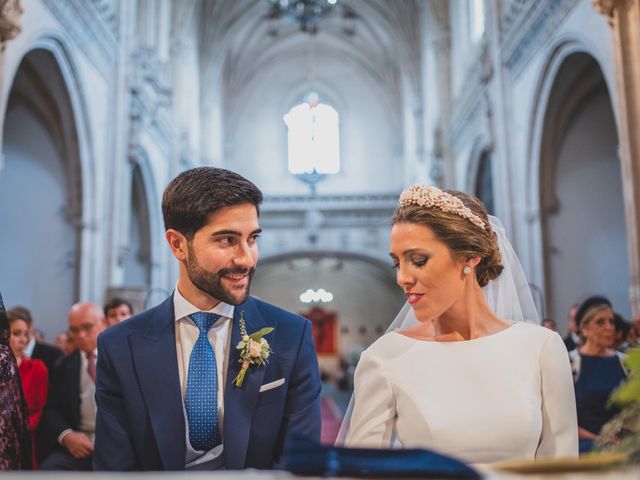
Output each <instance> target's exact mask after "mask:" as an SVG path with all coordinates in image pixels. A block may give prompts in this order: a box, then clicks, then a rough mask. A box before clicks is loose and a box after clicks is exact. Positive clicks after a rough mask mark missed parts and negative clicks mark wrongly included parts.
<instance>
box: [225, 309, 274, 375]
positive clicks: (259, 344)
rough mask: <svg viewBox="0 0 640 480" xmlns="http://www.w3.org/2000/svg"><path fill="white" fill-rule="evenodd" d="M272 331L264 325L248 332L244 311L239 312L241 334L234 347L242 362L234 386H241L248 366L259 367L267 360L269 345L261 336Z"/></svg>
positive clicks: (271, 328)
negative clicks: (255, 330)
mask: <svg viewBox="0 0 640 480" xmlns="http://www.w3.org/2000/svg"><path fill="white" fill-rule="evenodd" d="M272 331H273V327H265V328H262V329H260V330H258V331H257V332H255V333H252V334H248V333H247V327H246V325H245V323H244V312H240V334H241V335H242V340H240V341H239V342H238V345H236V349H237V350H240V360H238V361H239V362H240V363H241V364H242V368H240V372H238V375H237V376H236V378H234V379H233V384H234V385H235V386H236V387H241V386H242V382H243V381H244V376H245V375H246V373H247V370H248V369H249V366H251V365H256V366H258V367H261V366H263V365H264V364H266V363H267V361H268V360H269V355H271V347H270V346H269V342H267V341H266V340H265V339H264V338H263V337H264V336H265V335H267V334H268V333H271V332H272Z"/></svg>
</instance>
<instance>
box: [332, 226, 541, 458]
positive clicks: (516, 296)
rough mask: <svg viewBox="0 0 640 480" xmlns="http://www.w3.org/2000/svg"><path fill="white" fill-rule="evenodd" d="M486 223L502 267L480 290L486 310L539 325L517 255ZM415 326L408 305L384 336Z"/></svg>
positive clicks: (499, 229)
mask: <svg viewBox="0 0 640 480" xmlns="http://www.w3.org/2000/svg"><path fill="white" fill-rule="evenodd" d="M489 224H490V225H491V229H492V230H493V231H494V232H495V233H496V236H497V240H498V248H499V250H500V256H501V258H502V265H503V266H504V269H503V270H502V273H501V274H500V275H499V276H498V278H496V279H494V280H491V281H490V282H489V283H488V284H487V285H486V286H485V287H484V288H483V289H482V290H483V293H484V296H485V298H486V300H487V304H488V305H489V308H490V309H491V310H492V311H493V312H494V313H495V314H496V316H497V317H499V318H502V319H504V320H509V321H512V322H527V323H533V324H535V325H540V316H539V314H538V310H537V309H536V304H535V302H534V301H533V296H532V295H531V290H530V289H529V283H528V282H527V277H526V276H525V274H524V270H523V269H522V265H521V264H520V260H519V259H518V256H517V255H516V252H515V251H514V250H513V247H512V246H511V243H510V242H509V240H508V239H507V235H506V232H505V229H504V226H503V225H502V222H501V221H500V220H499V219H498V218H496V217H494V216H492V215H489ZM417 323H418V320H417V319H416V316H415V314H414V313H413V309H412V308H411V305H410V304H409V303H408V302H407V303H405V304H404V306H403V307H402V309H401V310H400V312H399V313H398V315H396V318H395V319H394V320H393V322H391V324H390V325H389V328H387V330H386V332H385V333H384V335H386V334H387V333H389V332H391V331H393V330H398V329H399V330H405V329H407V328H409V327H411V326H413V325H415V324H417ZM353 403H354V397H353V395H352V396H351V400H350V401H349V407H348V408H347V411H346V413H345V416H344V420H343V421H342V425H341V426H340V431H339V432H338V437H337V439H336V445H338V446H344V443H345V440H346V438H347V435H348V433H349V424H350V423H351V413H352V411H353Z"/></svg>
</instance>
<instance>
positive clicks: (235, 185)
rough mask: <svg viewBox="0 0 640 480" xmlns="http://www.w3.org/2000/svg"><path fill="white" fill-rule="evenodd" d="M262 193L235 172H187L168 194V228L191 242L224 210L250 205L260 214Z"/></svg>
mask: <svg viewBox="0 0 640 480" xmlns="http://www.w3.org/2000/svg"><path fill="white" fill-rule="evenodd" d="M261 202H262V192H261V191H260V189H258V187H256V186H255V185H254V184H253V183H251V182H250V181H249V180H247V179H246V178H244V177H243V176H241V175H238V174H237V173H235V172H232V171H231V170H225V169H224V168H215V167H197V168H192V169H190V170H185V171H184V172H182V173H181V174H180V175H178V176H177V177H176V178H174V179H173V180H172V181H171V183H169V185H168V186H167V188H166V189H165V190H164V194H163V195H162V217H163V219H164V228H165V230H168V229H170V228H172V229H174V230H177V231H179V232H180V233H182V234H183V235H184V236H186V237H187V238H188V239H191V238H193V235H194V234H195V233H196V232H197V231H198V230H200V229H201V228H202V227H203V226H205V225H206V224H207V221H208V219H209V215H211V214H212V213H214V212H215V211H216V210H219V209H221V208H224V207H230V206H232V205H240V204H243V203H249V204H251V205H254V206H255V207H256V211H257V212H258V214H260V203H261Z"/></svg>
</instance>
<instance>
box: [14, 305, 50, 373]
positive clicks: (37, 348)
mask: <svg viewBox="0 0 640 480" xmlns="http://www.w3.org/2000/svg"><path fill="white" fill-rule="evenodd" d="M11 311H12V312H13V313H12V315H16V316H18V317H20V318H21V319H22V320H24V321H25V322H26V323H27V325H28V326H29V343H27V346H26V347H25V348H24V352H23V355H24V356H25V357H29V358H37V359H38V360H42V362H43V363H44V364H45V365H46V367H47V370H49V372H51V371H52V370H53V368H54V367H55V365H56V362H57V361H58V359H59V358H60V357H62V350H60V349H59V348H56V347H54V346H53V345H48V344H46V343H43V342H39V341H38V340H37V338H36V335H35V331H36V328H35V325H34V322H33V317H32V316H31V311H30V310H29V309H28V308H26V307H22V306H17V307H13V308H12V309H11Z"/></svg>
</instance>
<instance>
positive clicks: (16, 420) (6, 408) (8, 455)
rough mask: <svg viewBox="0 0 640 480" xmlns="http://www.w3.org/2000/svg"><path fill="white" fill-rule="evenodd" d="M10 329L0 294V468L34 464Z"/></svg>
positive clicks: (11, 468)
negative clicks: (10, 345)
mask: <svg viewBox="0 0 640 480" xmlns="http://www.w3.org/2000/svg"><path fill="white" fill-rule="evenodd" d="M10 332H11V331H10V329H9V321H8V320H7V315H6V312H5V309H4V305H3V303H2V296H0V471H1V470H20V469H29V468H30V466H31V452H30V450H31V448H30V446H31V442H30V439H29V431H28V424H27V421H28V418H29V417H28V414H27V408H26V407H27V406H26V403H25V401H24V395H23V393H22V386H21V383H20V375H19V373H18V365H17V363H16V359H15V357H14V356H13V352H12V351H11V348H10V347H9V337H10V335H11V333H10Z"/></svg>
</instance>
